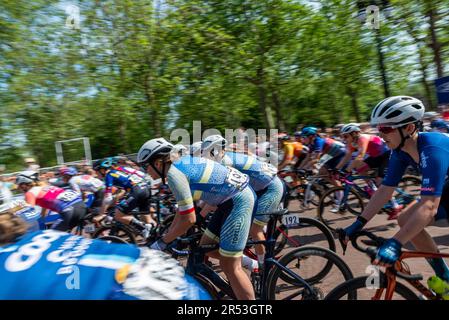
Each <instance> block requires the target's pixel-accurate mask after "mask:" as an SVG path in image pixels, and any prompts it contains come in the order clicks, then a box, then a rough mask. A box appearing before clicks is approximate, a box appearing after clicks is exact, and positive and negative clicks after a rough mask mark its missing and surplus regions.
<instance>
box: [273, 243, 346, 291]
mask: <svg viewBox="0 0 449 320" xmlns="http://www.w3.org/2000/svg"><path fill="white" fill-rule="evenodd" d="M279 263H280V264H281V265H282V266H284V267H285V268H287V269H289V270H290V271H291V272H293V273H294V274H296V275H297V276H299V277H300V278H301V279H302V280H304V281H305V282H307V283H308V284H309V285H310V286H312V288H313V293H311V292H309V290H307V289H306V287H305V286H304V284H303V283H301V282H300V281H298V280H297V279H295V278H294V277H292V276H291V275H289V274H288V273H287V272H286V271H285V270H284V269H283V268H281V267H280V266H276V265H275V266H274V267H273V269H272V270H271V271H270V274H269V276H268V279H267V298H268V299H269V300H280V299H282V300H292V299H300V300H309V299H313V300H316V299H323V298H324V296H325V295H326V293H327V292H330V290H331V289H333V288H334V287H335V286H336V285H338V284H339V283H341V282H343V281H347V280H349V279H352V278H353V275H352V272H351V270H350V269H349V267H348V266H347V264H346V263H345V262H344V261H343V260H342V259H341V258H340V257H339V256H338V255H336V254H335V253H334V252H332V251H330V250H327V249H324V248H320V247H313V246H307V247H301V248H298V249H295V250H294V251H291V252H289V253H288V254H286V255H285V256H283V257H282V258H281V259H280V260H279Z"/></svg>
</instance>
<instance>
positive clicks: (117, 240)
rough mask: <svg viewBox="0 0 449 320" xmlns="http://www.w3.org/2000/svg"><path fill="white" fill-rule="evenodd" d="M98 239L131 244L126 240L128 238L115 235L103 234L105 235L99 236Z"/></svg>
mask: <svg viewBox="0 0 449 320" xmlns="http://www.w3.org/2000/svg"><path fill="white" fill-rule="evenodd" d="M97 239H98V240H102V241H106V242H107V243H119V244H129V243H128V242H126V240H124V239H122V238H119V237H115V236H103V237H98V238H97Z"/></svg>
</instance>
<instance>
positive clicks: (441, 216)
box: [398, 183, 449, 281]
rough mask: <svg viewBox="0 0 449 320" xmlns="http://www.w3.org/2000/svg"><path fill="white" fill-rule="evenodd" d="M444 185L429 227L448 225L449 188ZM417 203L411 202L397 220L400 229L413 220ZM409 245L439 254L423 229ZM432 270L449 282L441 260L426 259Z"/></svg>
mask: <svg viewBox="0 0 449 320" xmlns="http://www.w3.org/2000/svg"><path fill="white" fill-rule="evenodd" d="M448 186H449V185H448V184H447V183H446V184H445V186H444V189H443V195H442V197H441V200H440V205H439V207H438V212H437V214H436V216H435V217H434V219H433V220H432V222H430V223H429V225H434V226H439V225H440V226H444V225H446V226H447V225H448V223H447V209H446V208H447V203H448V202H447V201H448V200H449V188H448ZM417 203H418V201H413V202H412V203H411V204H410V205H409V206H408V207H407V209H405V210H404V211H403V212H402V213H401V214H400V215H399V218H398V224H399V226H400V227H401V228H402V227H403V226H404V225H405V224H406V223H407V222H408V221H409V220H410V219H413V215H415V214H417V213H418V212H417V210H416V206H417ZM443 203H444V204H445V205H443ZM411 243H412V244H413V246H414V247H415V249H416V250H419V251H425V252H439V250H438V246H437V244H436V243H435V241H434V240H433V238H432V237H431V236H430V234H429V233H428V232H427V231H426V230H425V229H424V230H422V231H421V232H420V233H419V234H418V235H416V236H415V237H414V238H413V239H412V240H411ZM427 261H428V262H429V264H430V266H431V267H432V269H433V270H434V271H435V274H436V275H437V276H438V277H440V278H442V279H444V280H445V281H449V268H448V267H447V265H446V263H445V262H444V260H443V259H442V258H434V259H427Z"/></svg>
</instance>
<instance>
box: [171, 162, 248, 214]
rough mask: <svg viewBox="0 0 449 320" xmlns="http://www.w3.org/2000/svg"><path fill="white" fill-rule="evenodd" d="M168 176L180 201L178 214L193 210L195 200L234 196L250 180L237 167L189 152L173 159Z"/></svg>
mask: <svg viewBox="0 0 449 320" xmlns="http://www.w3.org/2000/svg"><path fill="white" fill-rule="evenodd" d="M167 179H168V185H169V187H170V189H171V191H172V192H173V195H174V196H175V198H176V202H177V203H178V206H179V214H188V213H191V212H194V211H195V209H194V206H193V201H194V200H195V201H197V200H203V201H204V202H206V203H208V204H210V205H213V206H216V205H219V204H221V203H223V202H225V201H226V200H229V199H230V198H232V197H233V196H235V195H236V194H237V193H239V192H240V191H241V190H243V189H244V188H245V187H246V186H247V185H248V183H249V177H248V176H247V175H246V174H243V173H241V172H240V171H238V170H237V169H234V168H232V167H226V166H224V165H221V164H219V163H217V162H215V161H212V160H209V159H205V158H202V157H192V156H190V155H186V156H183V157H181V158H180V159H179V160H177V161H175V162H173V163H172V165H171V166H170V169H169V170H168V174H167Z"/></svg>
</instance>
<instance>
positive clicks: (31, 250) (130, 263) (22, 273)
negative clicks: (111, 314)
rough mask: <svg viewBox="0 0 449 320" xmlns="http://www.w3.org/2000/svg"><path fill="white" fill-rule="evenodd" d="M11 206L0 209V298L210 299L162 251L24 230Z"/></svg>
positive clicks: (52, 232)
mask: <svg viewBox="0 0 449 320" xmlns="http://www.w3.org/2000/svg"><path fill="white" fill-rule="evenodd" d="M19 207H20V206H19ZM11 209H14V208H11ZM11 209H10V210H1V211H0V279H2V285H1V286H0V299H1V300H5V299H20V300H29V299H33V300H44V299H45V300H48V299H51V300H53V299H58V300H60V299H64V300H75V299H76V300H78V299H82V300H104V299H123V300H131V299H132V300H134V299H145V300H150V299H151V300H153V299H157V300H161V299H170V300H178V299H186V300H197V299H210V296H209V294H208V293H207V292H206V291H205V290H204V289H203V288H202V287H201V286H200V285H199V284H198V283H197V282H196V280H194V279H193V278H191V277H190V276H187V275H185V274H184V269H183V268H182V266H180V265H179V264H178V262H177V261H176V260H174V259H172V258H171V257H170V256H168V255H167V254H165V253H163V252H158V251H156V250H150V249H148V248H142V249H140V248H138V247H136V246H132V245H121V244H110V243H107V242H104V241H101V240H95V239H86V238H83V237H79V236H74V235H70V234H66V233H63V232H57V231H54V230H44V231H37V232H29V233H26V232H27V224H26V223H25V222H24V221H23V220H22V219H21V218H20V217H18V216H17V215H15V214H13V213H12V212H11Z"/></svg>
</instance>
